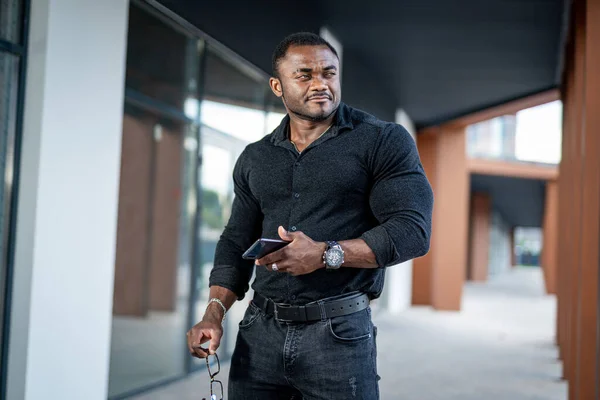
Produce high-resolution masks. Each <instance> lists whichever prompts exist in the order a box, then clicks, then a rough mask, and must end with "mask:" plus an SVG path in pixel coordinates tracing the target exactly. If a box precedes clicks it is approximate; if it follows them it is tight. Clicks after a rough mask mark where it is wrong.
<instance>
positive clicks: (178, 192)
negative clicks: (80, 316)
mask: <svg viewBox="0 0 600 400" xmlns="http://www.w3.org/2000/svg"><path fill="white" fill-rule="evenodd" d="M199 51H200V50H199V47H198V45H197V41H196V40H195V39H191V38H188V37H186V36H184V35H183V34H180V33H178V32H175V31H174V30H173V29H172V28H171V27H169V26H168V25H166V24H164V23H163V22H162V21H159V20H158V19H157V18H155V17H154V16H152V15H149V14H146V12H145V11H144V10H141V9H139V8H138V7H137V6H136V5H132V6H131V7H130V24H129V42H128V55H127V80H126V89H127V91H126V99H125V106H124V115H123V137H122V146H121V172H120V174H121V175H120V188H119V212H118V223H117V244H116V259H115V279H114V296H113V324H112V340H111V358H110V376H109V396H111V397H113V396H122V395H124V394H127V393H129V392H132V391H136V390H139V389H141V388H143V387H147V386H149V385H153V384H156V383H159V382H161V381H164V380H167V379H170V378H176V377H180V376H183V375H185V374H186V373H187V372H188V367H189V365H190V363H189V358H190V355H189V352H188V350H187V343H186V335H185V333H186V332H187V330H188V329H189V328H190V326H189V325H190V316H191V314H190V312H191V309H190V303H191V298H190V294H191V293H192V292H191V288H192V268H191V265H192V262H193V261H192V260H193V257H192V255H193V253H194V237H195V235H194V232H195V230H194V228H195V220H196V209H197V206H196V205H197V203H198V201H197V193H198V186H197V182H198V177H197V172H198V132H199V126H198V122H197V121H198V109H197V107H196V109H195V110H194V107H193V105H194V104H192V103H191V102H190V101H189V99H192V98H194V96H196V97H197V93H196V90H197V88H196V86H197V84H196V79H197V75H196V71H197V70H198V66H199V64H200V53H199ZM196 105H197V103H196ZM174 106H175V107H174Z"/></svg>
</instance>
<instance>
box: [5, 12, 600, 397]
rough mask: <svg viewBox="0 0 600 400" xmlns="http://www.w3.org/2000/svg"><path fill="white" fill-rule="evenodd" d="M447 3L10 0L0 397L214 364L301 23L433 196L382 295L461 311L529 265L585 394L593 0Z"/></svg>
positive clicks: (590, 280)
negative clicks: (219, 273)
mask: <svg viewBox="0 0 600 400" xmlns="http://www.w3.org/2000/svg"><path fill="white" fill-rule="evenodd" d="M460 3H461V4H460V6H459V5H458V3H455V2H444V1H440V0H427V1H419V2H413V1H401V2H386V1H371V2H368V3H367V2H357V1H350V2H344V3H343V4H341V3H338V2H336V1H333V0H331V1H329V0H326V1H322V2H316V1H312V0H311V1H308V2H307V3H305V4H304V3H303V5H302V6H301V7H297V5H292V3H290V4H287V3H277V4H270V3H268V2H259V1H250V2H248V1H234V0H229V1H221V2H217V1H208V2H191V1H180V0H161V1H156V0H130V1H127V0H110V1H88V0H85V1H82V0H78V1H76V0H52V1H51V0H34V1H31V0H0V177H3V183H4V186H3V190H2V191H0V234H1V235H2V240H0V254H1V255H2V259H1V262H0V272H1V273H0V318H1V320H2V329H1V330H0V341H1V344H2V346H1V348H0V349H1V354H0V356H1V357H0V361H1V363H0V371H1V375H0V378H1V381H0V398H1V399H10V400H12V399H78V400H80V399H86V400H87V399H103V398H112V399H117V398H125V397H127V396H129V395H131V394H134V393H139V392H142V391H148V390H152V389H153V388H155V387H157V386H161V385H164V384H166V383H168V382H171V381H173V380H177V379H180V378H182V377H184V376H186V375H188V374H190V373H191V372H193V371H196V370H199V369H202V368H204V367H203V363H202V362H199V361H198V360H194V359H192V358H190V357H189V355H188V351H187V348H186V346H185V332H186V331H187V330H188V329H189V328H190V327H191V326H192V325H193V324H194V323H196V322H197V321H198V320H199V319H200V318H201V316H202V314H203V310H204V308H205V306H206V304H207V296H208V287H207V282H208V274H209V272H210V269H211V267H212V261H213V256H214V249H215V246H216V242H217V240H218V238H219V235H220V233H221V231H222V230H223V227H224V225H225V224H226V222H227V220H228V218H229V213H230V207H231V202H232V199H233V190H232V182H231V174H232V169H233V166H234V164H235V161H236V159H237V157H238V156H239V154H240V153H241V152H242V150H243V149H244V147H245V146H246V145H247V144H249V143H251V142H253V141H256V140H258V139H260V138H261V137H262V136H264V135H265V134H268V133H270V132H271V131H272V130H273V129H274V127H276V126H277V125H278V124H279V122H280V121H281V118H282V117H283V116H284V114H285V109H284V108H283V106H282V104H281V103H280V101H279V100H278V99H277V98H276V97H275V96H274V95H273V94H272V93H271V91H270V89H269V87H268V84H267V82H268V78H269V76H270V62H271V59H270V57H271V52H272V50H273V49H274V47H275V46H276V44H277V43H278V42H279V41H280V40H281V39H282V38H283V37H285V36H286V35H287V34H289V33H292V32H295V31H312V32H316V33H319V34H321V35H322V36H323V37H325V38H327V39H328V40H330V42H331V43H332V44H333V45H334V46H335V47H336V48H337V49H338V52H339V53H340V55H341V62H342V72H343V74H342V88H343V100H344V101H345V102H347V103H348V104H350V105H352V106H355V107H357V108H361V109H364V110H366V111H368V112H370V113H372V114H374V115H376V116H377V117H379V118H382V119H386V120H389V121H395V122H397V123H400V124H402V125H404V126H405V127H406V128H407V129H408V130H409V132H410V133H411V134H412V135H413V137H414V138H415V140H416V142H417V146H418V149H419V152H420V155H421V159H422V161H423V165H424V168H425V170H426V172H427V175H428V177H429V179H430V181H431V183H432V186H433V188H434V192H435V199H436V204H435V210H434V231H433V236H432V245H431V251H430V252H429V254H428V255H426V256H425V257H422V258H419V259H416V260H414V261H409V262H407V263H405V265H402V266H397V267H394V268H390V269H389V270H388V271H387V275H386V289H385V291H384V293H383V295H382V297H381V299H379V300H378V301H376V302H375V304H374V305H373V307H374V308H376V309H381V310H385V311H386V312H390V313H399V312H401V311H403V310H406V309H407V308H408V307H411V306H413V305H421V306H430V307H432V308H433V309H434V310H449V311H460V309H461V299H462V290H463V286H464V283H465V281H467V280H469V281H474V282H485V281H486V280H488V279H492V278H493V277H495V276H499V275H502V274H503V273H506V272H507V271H509V270H510V269H511V268H512V267H513V266H515V265H529V266H531V267H532V268H540V269H541V270H542V271H543V276H544V283H545V289H546V292H547V293H549V294H552V295H554V294H557V296H558V310H557V312H558V314H557V316H558V324H557V344H558V345H559V348H560V356H561V359H562V360H563V362H564V368H563V371H564V372H563V377H564V378H566V379H568V381H569V383H570V387H569V394H570V399H592V398H598V394H597V392H596V387H597V382H598V377H599V375H600V369H599V366H598V358H597V357H596V350H598V349H600V346H599V345H598V338H599V337H600V336H599V332H598V327H597V322H598V321H599V318H598V311H599V310H600V307H599V306H598V300H599V298H598V295H597V293H598V265H599V263H598V261H599V255H598V242H599V239H600V237H599V229H600V215H599V213H598V211H599V207H600V198H599V196H600V195H599V193H600V165H599V164H598V163H597V160H598V159H600V157H599V156H600V154H599V153H600V142H599V140H600V139H599V138H598V134H597V133H598V132H600V120H599V119H598V118H599V116H600V114H599V113H597V112H595V111H594V110H597V109H598V107H600V97H599V96H600V74H599V73H598V71H600V46H598V44H599V43H600V1H598V0H574V1H564V0H539V1H522V2H505V1H502V0H494V1H487V2H481V1H475V0H464V1H461V2H460ZM561 133H562V135H561ZM249 296H251V294H249ZM248 298H249V297H248ZM244 308H245V302H240V303H238V304H236V305H235V306H234V308H233V309H232V310H231V313H230V314H231V316H230V317H228V319H227V320H226V324H227V326H226V329H225V337H224V339H223V341H222V345H221V346H222V347H221V350H220V352H221V353H222V356H221V357H222V358H223V360H224V361H226V360H227V358H228V357H229V356H230V354H231V351H232V350H233V346H234V340H235V337H236V334H237V322H238V321H239V319H240V318H241V314H242V313H243V311H244ZM593 396H595V397H593Z"/></svg>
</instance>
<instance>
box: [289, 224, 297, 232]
mask: <svg viewBox="0 0 600 400" xmlns="http://www.w3.org/2000/svg"><path fill="white" fill-rule="evenodd" d="M290 229H291V230H292V232H296V229H298V228H296V225H294V226H292V227H291V228H290Z"/></svg>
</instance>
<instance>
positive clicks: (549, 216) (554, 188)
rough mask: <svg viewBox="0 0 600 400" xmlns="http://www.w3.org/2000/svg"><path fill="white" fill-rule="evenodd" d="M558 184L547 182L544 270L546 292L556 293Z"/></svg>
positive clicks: (543, 249) (543, 253)
mask: <svg viewBox="0 0 600 400" xmlns="http://www.w3.org/2000/svg"><path fill="white" fill-rule="evenodd" d="M557 220H558V184H557V183H556V182H547V183H546V198H545V204H544V221H543V227H542V229H543V248H542V270H543V272H544V283H545V286H546V293H548V294H556V274H557V262H556V258H557V255H558V249H557V245H558V221H557Z"/></svg>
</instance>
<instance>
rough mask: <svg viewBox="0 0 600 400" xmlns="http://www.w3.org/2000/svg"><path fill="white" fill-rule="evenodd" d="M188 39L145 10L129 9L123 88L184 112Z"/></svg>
mask: <svg viewBox="0 0 600 400" xmlns="http://www.w3.org/2000/svg"><path fill="white" fill-rule="evenodd" d="M187 43H188V38H187V37H186V36H185V35H183V34H182V33H179V32H177V31H175V30H174V29H173V28H172V27H170V26H168V25H167V24H165V23H164V22H163V21H161V20H159V19H158V18H156V17H154V16H153V15H150V14H148V13H147V12H145V11H144V10H142V9H140V8H138V7H135V6H132V7H130V11H129V32H128V37H127V73H126V81H125V86H126V87H127V89H129V90H134V91H136V92H138V93H140V94H142V95H144V96H148V97H151V98H153V99H156V100H158V101H161V102H164V103H167V104H168V105H170V106H172V107H175V108H176V109H177V110H180V111H183V110H184V103H185V98H186V88H187V85H186V79H185V73H186V69H185V62H186V45H187Z"/></svg>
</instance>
